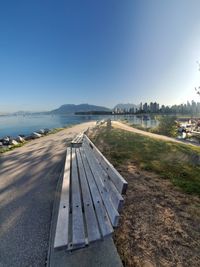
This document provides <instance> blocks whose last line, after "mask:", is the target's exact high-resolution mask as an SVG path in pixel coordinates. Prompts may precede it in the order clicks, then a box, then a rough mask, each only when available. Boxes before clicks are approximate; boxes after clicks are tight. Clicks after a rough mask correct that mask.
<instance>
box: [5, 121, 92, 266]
mask: <svg viewBox="0 0 200 267" xmlns="http://www.w3.org/2000/svg"><path fill="white" fill-rule="evenodd" d="M91 125H94V122H89V123H84V124H80V125H77V126H74V127H72V128H68V129H65V130H63V131H61V132H59V133H56V134H53V135H49V136H46V137H43V138H41V139H38V140H34V141H31V142H29V143H28V144H26V145H25V146H23V147H20V148H17V149H15V150H13V151H10V152H8V153H5V154H3V155H2V156H0V267H7V266H9V267H12V266H15V267H18V266H19V267H24V266H44V265H45V262H46V257H47V250H48V243H49V231H50V222H51V216H52V207H53V200H54V196H55V189H56V185H57V181H58V178H59V175H60V172H61V170H62V166H63V163H64V155H65V152H66V143H67V140H68V141H69V139H70V140H71V139H72V138H73V137H74V136H75V135H76V134H77V133H79V132H80V131H83V130H84V129H87V128H88V127H89V126H91Z"/></svg>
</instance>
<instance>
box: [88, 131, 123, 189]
mask: <svg viewBox="0 0 200 267" xmlns="http://www.w3.org/2000/svg"><path fill="white" fill-rule="evenodd" d="M84 143H86V144H87V145H88V146H90V147H91V149H92V150H93V152H94V154H95V156H96V157H97V158H98V160H99V162H100V164H101V165H102V166H103V168H104V169H105V170H106V172H107V173H108V175H109V177H110V178H111V180H112V181H113V183H114V185H115V186H116V188H117V190H118V191H119V193H120V194H124V193H125V192H126V189H127V185H128V184H127V182H126V181H125V180H124V178H123V177H122V176H121V175H120V173H119V172H118V171H117V170H116V169H115V168H114V167H113V165H112V164H111V163H110V162H109V161H108V160H107V159H106V158H105V157H104V156H103V154H102V153H101V152H100V151H99V150H98V149H97V148H96V146H95V145H94V144H93V143H92V142H91V141H90V139H89V138H88V137H87V135H85V134H84V142H83V144H84Z"/></svg>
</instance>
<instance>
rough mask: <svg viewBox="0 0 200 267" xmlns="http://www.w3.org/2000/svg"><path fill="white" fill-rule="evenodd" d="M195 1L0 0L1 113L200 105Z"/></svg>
mask: <svg viewBox="0 0 200 267" xmlns="http://www.w3.org/2000/svg"><path fill="white" fill-rule="evenodd" d="M199 10H200V1H199V0H168V1H165V0H95V1H94V0H84V1H83V0H17V1H16V0H6V1H0V111H1V112H7V111H17V110H30V111H43V110H51V109H54V108H57V107H59V106H60V105H62V104H67V103H73V104H80V103H90V104H96V105H102V106H107V107H113V106H115V105H116V104H118V103H135V104H138V103H140V102H143V103H144V102H150V101H157V102H159V103H160V104H168V105H172V104H175V103H176V104H180V103H183V102H186V101H187V100H192V99H194V100H196V101H200V96H198V95H196V93H195V90H194V88H195V87H196V86H199V85H200V72H199V71H198V64H197V61H200V15H199Z"/></svg>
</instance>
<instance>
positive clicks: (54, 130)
mask: <svg viewBox="0 0 200 267" xmlns="http://www.w3.org/2000/svg"><path fill="white" fill-rule="evenodd" d="M90 122H94V121H90ZM81 124H84V123H77V124H73V125H72V124H69V125H67V126H65V127H58V128H52V129H48V130H49V131H48V132H47V133H45V134H40V135H41V136H40V137H39V136H38V137H35V138H34V137H31V135H32V134H33V133H38V132H37V131H35V132H33V133H32V134H30V135H27V136H26V137H28V139H27V140H26V139H25V138H23V137H22V139H23V141H22V142H18V144H14V145H12V144H11V145H10V144H8V145H3V146H0V155H1V154H4V153H6V152H9V151H12V150H14V149H16V148H19V147H23V146H24V145H26V144H28V143H30V142H31V141H34V140H38V139H40V138H44V137H47V136H50V135H53V134H56V133H59V132H61V131H64V130H66V129H69V128H73V127H76V126H78V125H81ZM19 136H20V135H19ZM15 139H17V138H12V139H11V140H15ZM1 140H3V138H2V139H0V143H1Z"/></svg>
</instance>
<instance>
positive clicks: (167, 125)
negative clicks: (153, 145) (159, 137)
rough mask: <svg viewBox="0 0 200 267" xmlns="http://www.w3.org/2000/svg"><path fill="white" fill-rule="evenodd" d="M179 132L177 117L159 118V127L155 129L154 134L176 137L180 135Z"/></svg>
mask: <svg viewBox="0 0 200 267" xmlns="http://www.w3.org/2000/svg"><path fill="white" fill-rule="evenodd" d="M177 130H178V129H177V122H176V116H162V117H160V118H159V125H158V127H157V128H156V129H154V132H155V133H158V134H163V135H167V136H170V137H176V136H177V133H178V131H177Z"/></svg>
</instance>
